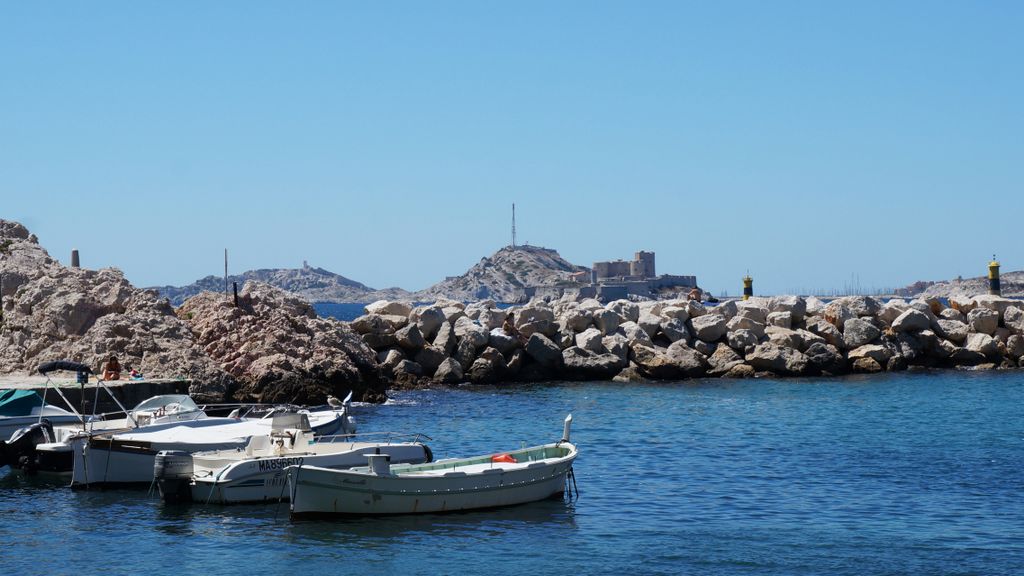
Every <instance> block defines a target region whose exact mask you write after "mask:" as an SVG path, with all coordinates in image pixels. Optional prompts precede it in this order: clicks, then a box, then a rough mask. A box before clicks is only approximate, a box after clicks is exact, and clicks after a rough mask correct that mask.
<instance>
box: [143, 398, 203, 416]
mask: <svg viewBox="0 0 1024 576" xmlns="http://www.w3.org/2000/svg"><path fill="white" fill-rule="evenodd" d="M172 404H176V405H177V406H171V405H172ZM160 408H164V409H165V410H167V411H168V412H192V411H195V410H199V406H196V403H195V402H194V401H193V400H192V399H191V398H189V397H188V395H187V394H165V395H163V396H154V397H152V398H150V399H149V400H145V401H143V402H142V403H141V404H139V405H138V406H136V407H135V409H134V410H132V412H153V411H154V410H158V409H160ZM168 408H173V409H172V410H168Z"/></svg>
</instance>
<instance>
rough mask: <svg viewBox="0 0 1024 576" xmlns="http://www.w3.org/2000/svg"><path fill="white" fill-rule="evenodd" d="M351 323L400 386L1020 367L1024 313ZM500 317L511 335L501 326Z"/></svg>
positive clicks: (954, 303)
mask: <svg viewBox="0 0 1024 576" xmlns="http://www.w3.org/2000/svg"><path fill="white" fill-rule="evenodd" d="M366 312H367V314H366V315H364V316H361V317H360V318H358V319H356V320H355V321H353V322H352V327H353V328H354V329H355V331H356V332H359V333H360V334H361V335H362V336H363V339H364V341H365V342H366V343H367V344H368V345H369V346H370V347H372V348H373V349H374V350H376V351H377V358H378V360H379V361H380V362H381V369H382V372H383V373H384V374H385V375H386V376H388V377H390V378H392V379H394V380H395V381H397V382H412V383H422V382H430V381H433V382H440V383H455V382H463V381H469V382H474V383H494V382H501V381H515V380H518V381H537V380H545V379H613V378H614V379H616V380H620V381H625V382H630V381H636V380H637V379H642V378H652V379H683V378H694V377H703V376H716V377H717V376H724V377H731V378H740V377H750V376H757V375H774V376H804V375H837V374H845V373H850V372H865V373H870V372H880V371H884V370H890V371H893V370H905V369H907V368H909V367H917V366H919V367H972V368H975V369H984V368H988V369H994V368H1017V367H1019V366H1021V362H1022V361H1024V359H1022V356H1024V302H1022V301H1019V300H1009V299H1006V298H999V297H995V296H987V295H984V296H977V297H974V298H956V297H954V298H952V299H951V300H950V305H949V306H946V305H944V304H943V303H942V302H940V301H939V300H937V299H931V300H913V301H910V302H906V301H903V300H892V301H889V302H886V303H884V304H883V303H881V302H879V301H877V300H875V299H873V298H870V297H862V296H854V297H847V298H840V299H837V300H834V301H832V302H830V303H828V304H826V303H824V302H822V301H821V300H818V299H816V298H807V299H804V298H802V297H798V296H782V297H774V298H752V299H750V300H747V301H739V302H736V301H730V302H725V303H722V304H720V305H718V306H714V307H706V306H704V305H702V304H701V303H699V302H696V301H687V300H676V301H668V302H664V301H644V302H631V301H628V300H617V301H615V302H611V303H609V304H607V305H602V304H601V303H600V302H598V301H597V300H593V299H587V300H582V301H576V300H575V299H574V298H572V297H564V298H562V299H559V300H556V301H554V302H545V301H543V300H537V301H534V302H530V303H529V304H527V305H525V306H518V307H512V308H508V309H504V310H502V309H498V308H497V307H496V305H495V303H494V301H483V302H477V303H473V304H470V305H468V306H467V305H465V304H462V303H460V302H454V301H441V302H438V303H435V304H433V305H430V306H420V307H417V308H414V307H412V305H411V304H409V303H402V302H375V303H373V304H371V305H368V306H367V307H366ZM507 314H513V315H514V322H512V325H513V327H514V329H511V330H506V329H505V320H506V315H507Z"/></svg>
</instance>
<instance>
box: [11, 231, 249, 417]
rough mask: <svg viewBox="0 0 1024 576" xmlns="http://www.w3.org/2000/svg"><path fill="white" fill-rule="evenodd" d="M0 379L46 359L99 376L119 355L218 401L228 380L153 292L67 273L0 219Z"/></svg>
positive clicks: (97, 275) (114, 279) (111, 274)
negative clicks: (106, 362) (110, 359)
mask: <svg viewBox="0 0 1024 576" xmlns="http://www.w3.org/2000/svg"><path fill="white" fill-rule="evenodd" d="M0 295H2V300H3V306H2V309H0V312H2V318H0V373H3V374H27V373H31V372H33V371H34V370H35V368H36V367H37V366H38V365H39V364H41V363H43V362H48V361H51V360H62V359H67V360H75V361H78V362H83V363H85V364H87V365H89V366H91V367H93V369H94V370H97V371H98V370H100V367H101V365H102V363H103V361H104V360H106V358H107V357H108V356H110V355H111V354H116V355H117V356H118V358H119V360H120V362H121V364H122V366H131V367H132V368H135V369H137V370H140V371H141V372H143V373H144V374H146V376H148V377H149V378H185V379H189V380H192V382H193V385H192V388H191V389H190V393H191V394H193V395H194V396H195V397H196V398H198V399H200V400H201V401H217V400H220V399H221V398H222V397H223V394H224V392H225V391H226V390H227V389H228V388H229V387H230V386H231V385H232V384H233V379H232V378H231V376H230V375H228V374H227V373H226V372H224V371H223V370H221V369H220V368H219V367H218V366H217V365H216V364H215V363H214V362H213V361H212V360H211V359H210V358H209V357H208V356H207V355H206V354H204V353H203V350H202V348H200V347H199V346H198V345H197V343H196V341H195V339H194V338H193V337H192V332H191V331H190V330H189V327H188V325H187V324H186V323H185V322H183V321H181V320H179V319H178V317H177V316H175V314H174V310H173V308H172V307H171V305H170V303H169V302H168V301H167V300H166V299H164V298H159V297H158V296H157V294H156V292H154V291H149V290H139V289H137V288H134V287H133V286H132V285H131V284H130V283H129V282H128V281H127V280H125V278H124V276H123V275H122V274H121V272H120V271H119V270H116V269H113V268H107V269H103V270H87V269H84V268H69V267H65V266H63V265H62V264H60V263H59V262H57V261H56V260H55V259H53V258H51V257H50V255H49V254H47V252H46V250H44V249H43V248H42V246H40V245H39V243H38V240H37V238H36V237H35V235H34V234H30V233H29V231H28V230H27V229H26V228H25V227H24V226H22V225H21V224H18V223H17V222H10V221H5V220H0Z"/></svg>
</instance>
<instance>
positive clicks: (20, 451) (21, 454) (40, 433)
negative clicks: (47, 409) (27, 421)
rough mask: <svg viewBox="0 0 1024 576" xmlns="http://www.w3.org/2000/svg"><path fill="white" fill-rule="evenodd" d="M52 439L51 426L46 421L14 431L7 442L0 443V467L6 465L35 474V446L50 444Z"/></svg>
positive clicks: (36, 464) (37, 461) (37, 465)
mask: <svg viewBox="0 0 1024 576" xmlns="http://www.w3.org/2000/svg"><path fill="white" fill-rule="evenodd" d="M53 438H54V436H53V424H51V423H50V421H49V420H46V419H44V420H43V421H41V422H36V423H35V424H32V425H31V426H27V427H25V428H22V429H20V430H16V431H15V432H14V434H11V437H10V439H9V440H7V441H6V442H0V466H3V465H4V464H7V465H10V466H11V467H12V468H20V469H22V470H24V471H25V473H27V474H35V473H36V471H38V470H39V459H38V458H37V455H36V446H37V445H39V444H46V443H48V442H52V441H53Z"/></svg>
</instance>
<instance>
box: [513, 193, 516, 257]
mask: <svg viewBox="0 0 1024 576" xmlns="http://www.w3.org/2000/svg"><path fill="white" fill-rule="evenodd" d="M512 247H513V248H515V247H516V204H515V202H513V203H512Z"/></svg>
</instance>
